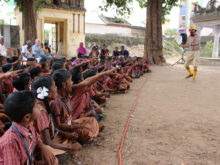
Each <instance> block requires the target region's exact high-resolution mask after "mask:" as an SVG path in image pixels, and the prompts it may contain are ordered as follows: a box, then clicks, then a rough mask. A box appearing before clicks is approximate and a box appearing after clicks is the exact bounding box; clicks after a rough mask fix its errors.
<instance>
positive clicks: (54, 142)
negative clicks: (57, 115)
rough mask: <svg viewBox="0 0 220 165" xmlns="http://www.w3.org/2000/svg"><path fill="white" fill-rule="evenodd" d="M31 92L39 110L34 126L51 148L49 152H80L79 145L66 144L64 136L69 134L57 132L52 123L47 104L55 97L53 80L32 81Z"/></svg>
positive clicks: (44, 77) (46, 78)
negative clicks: (35, 97) (34, 96)
mask: <svg viewBox="0 0 220 165" xmlns="http://www.w3.org/2000/svg"><path fill="white" fill-rule="evenodd" d="M31 90H32V92H33V93H34V94H35V95H36V96H37V105H38V108H39V110H40V117H39V119H38V120H36V121H35V122H34V126H35V128H36V130H37V132H38V133H39V134H40V135H41V138H42V140H43V142H44V143H45V144H47V145H49V146H50V147H52V148H50V149H51V151H56V152H57V151H58V153H65V152H63V151H61V150H80V149H81V145H80V144H79V143H73V144H72V143H69V142H67V141H66V139H67V137H66V136H68V135H69V134H68V133H66V132H65V131H62V130H58V129H57V128H56V124H55V123H54V117H53V116H52V113H51V109H50V106H49V102H50V101H52V100H54V99H55V98H56V97H57V87H56V85H55V82H54V81H53V79H52V78H51V77H49V76H41V77H39V78H37V79H35V80H34V81H33V83H32V85H31ZM69 136H71V135H69ZM75 136H76V135H72V139H74V138H76V137H75ZM55 149H58V150H55ZM54 154H55V152H54Z"/></svg>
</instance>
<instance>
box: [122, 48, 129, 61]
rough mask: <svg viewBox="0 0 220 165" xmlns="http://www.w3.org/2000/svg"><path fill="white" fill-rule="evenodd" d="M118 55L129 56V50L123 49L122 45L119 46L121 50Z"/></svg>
mask: <svg viewBox="0 0 220 165" xmlns="http://www.w3.org/2000/svg"><path fill="white" fill-rule="evenodd" d="M120 55H121V56H124V57H125V59H126V58H128V57H129V51H128V50H126V49H125V47H124V46H121V51H120Z"/></svg>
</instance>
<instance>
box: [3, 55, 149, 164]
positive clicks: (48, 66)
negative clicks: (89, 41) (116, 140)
mask: <svg viewBox="0 0 220 165" xmlns="http://www.w3.org/2000/svg"><path fill="white" fill-rule="evenodd" d="M0 67H1V71H0V72H1V73H0V164H4V165H20V164H22V165H26V164H28V165H33V164H49V165H56V164H58V160H57V157H56V156H57V155H62V154H64V153H66V151H77V150H80V149H81V148H82V145H83V144H85V143H87V142H90V141H92V140H93V139H94V138H96V137H97V136H98V134H99V132H100V131H102V130H103V128H104V126H103V125H102V124H100V121H101V120H102V119H103V108H104V107H105V106H106V102H107V99H108V98H109V97H110V95H111V94H115V93H126V92H127V91H128V90H129V88H130V83H131V82H132V79H133V78H139V77H140V76H141V75H143V74H144V73H146V72H149V71H150V70H149V68H148V64H147V62H146V60H144V59H143V58H137V57H133V58H127V59H125V58H123V57H122V58H118V59H113V58H105V62H104V63H100V62H99V61H98V60H97V58H93V57H91V58H72V59H66V58H59V59H58V58H55V59H47V58H41V60H40V61H39V63H37V62H36V59H34V58H28V59H27V61H26V62H22V61H21V60H20V58H19V57H12V58H6V57H4V56H0Z"/></svg>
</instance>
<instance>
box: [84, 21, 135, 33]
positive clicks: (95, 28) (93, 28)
mask: <svg viewBox="0 0 220 165" xmlns="http://www.w3.org/2000/svg"><path fill="white" fill-rule="evenodd" d="M131 31H132V30H131V28H129V27H121V26H108V25H104V24H90V23H86V33H88V34H117V35H121V36H132V32H131Z"/></svg>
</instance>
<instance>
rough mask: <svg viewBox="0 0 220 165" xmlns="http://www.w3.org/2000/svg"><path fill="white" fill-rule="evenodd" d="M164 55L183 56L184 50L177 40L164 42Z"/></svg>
mask: <svg viewBox="0 0 220 165" xmlns="http://www.w3.org/2000/svg"><path fill="white" fill-rule="evenodd" d="M163 53H164V55H165V56H180V55H181V54H182V49H181V48H180V46H179V45H178V44H177V42H176V41H175V39H170V40H164V41H163Z"/></svg>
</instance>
